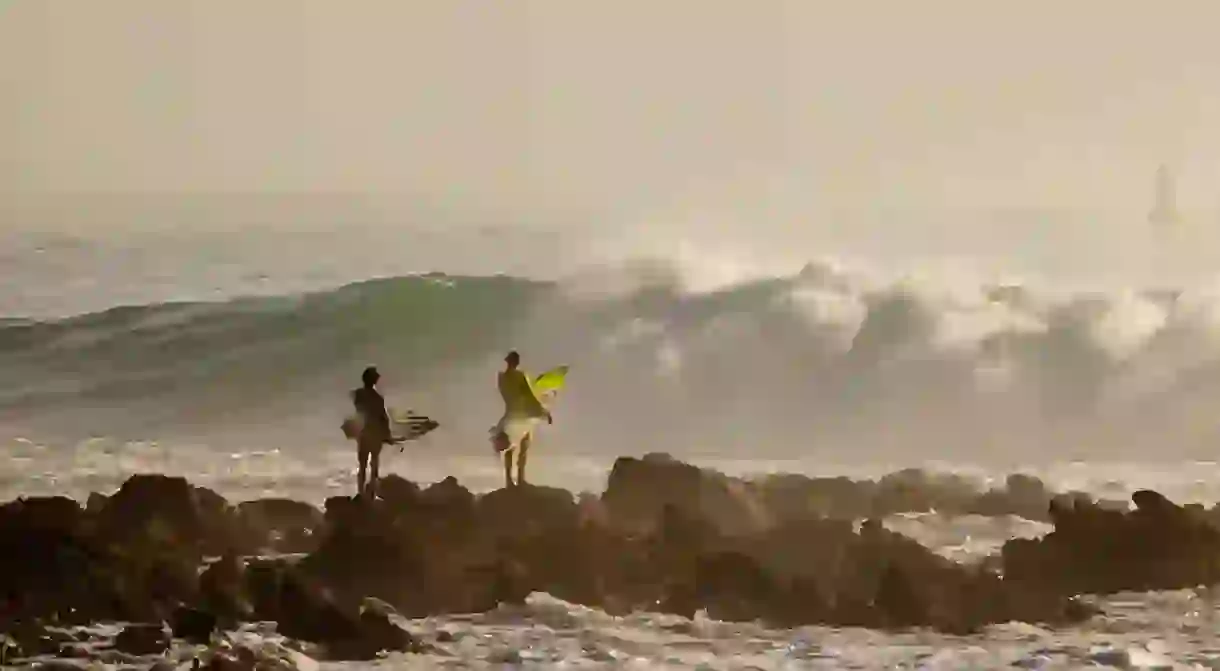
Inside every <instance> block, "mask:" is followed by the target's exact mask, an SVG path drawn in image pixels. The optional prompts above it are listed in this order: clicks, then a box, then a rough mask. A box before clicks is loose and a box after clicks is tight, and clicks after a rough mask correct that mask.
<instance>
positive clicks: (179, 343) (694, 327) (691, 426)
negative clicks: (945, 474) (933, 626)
mask: <svg viewBox="0 0 1220 671" xmlns="http://www.w3.org/2000/svg"><path fill="white" fill-rule="evenodd" d="M623 280H628V281H627V282H624V281H623ZM1217 305H1220V302H1217V301H1216V300H1215V297H1214V296H1213V295H1212V294H1211V293H1210V292H1201V291H1126V292H1117V293H1113V292H1111V293H1107V292H1075V293H1069V292H1064V291H1051V290H1045V289H1039V288H1036V287H1033V286H1029V285H1020V284H981V283H976V284H968V283H964V282H960V281H959V282H954V283H946V282H941V283H934V282H929V281H917V280H914V279H910V278H907V279H899V280H886V281H883V280H879V279H877V278H874V277H870V276H868V275H866V274H863V273H859V272H853V271H847V270H843V269H841V268H839V267H837V266H835V265H834V264H830V263H819V264H811V265H808V266H806V267H805V268H804V269H803V270H801V271H800V272H799V273H794V274H792V275H788V276H781V277H763V278H755V279H750V280H744V281H739V282H735V283H732V284H728V285H724V284H723V283H722V284H721V285H720V286H717V287H714V288H711V289H708V288H692V287H691V286H690V285H689V284H688V283H687V282H685V278H684V276H683V275H682V273H680V272H678V271H676V270H674V269H673V268H671V267H669V266H667V265H665V264H643V265H639V264H637V265H634V266H631V267H629V268H628V270H626V271H622V272H615V273H607V274H604V275H601V276H584V277H580V278H575V279H573V280H571V281H565V282H536V281H528V280H523V279H515V278H512V277H505V276H496V277H450V276H444V275H439V274H437V275H425V276H412V277H400V278H393V279H381V280H373V281H367V282H361V283H356V284H351V285H348V286H345V287H341V288H339V289H335V290H330V291H321V292H315V293H308V294H303V295H297V296H290V297H258V298H241V299H235V300H231V301H228V302H217V303H175V304H158V305H146V306H138V307H120V308H115V309H111V310H107V311H105V312H100V313H95V314H88V315H83V316H79V317H74V318H70V319H65V320H60V321H48V322H37V321H9V322H5V323H0V423H3V424H5V425H7V426H8V427H10V428H13V429H14V430H17V431H22V432H34V433H38V434H39V435H47V436H52V435H53V436H81V435H88V434H106V435H112V436H113V435H122V436H128V437H140V438H160V439H172V438H178V439H181V438H183V437H185V436H209V437H211V438H212V439H215V440H220V437H223V438H224V439H225V440H238V441H248V442H252V443H257V442H258V441H265V440H268V439H269V437H270V439H272V440H277V441H287V442H291V443H294V444H299V445H310V444H319V443H326V442H331V441H334V440H336V439H338V430H337V428H336V426H337V420H338V419H339V418H340V417H341V415H342V414H343V413H345V412H346V411H347V397H346V393H345V392H346V391H347V390H348V389H349V388H350V387H352V386H354V385H355V384H356V380H357V378H358V375H359V371H360V369H361V368H362V367H363V366H365V365H367V364H376V365H378V366H379V367H380V368H381V370H382V371H383V374H384V375H385V386H386V389H387V394H388V395H389V396H390V398H391V401H392V403H396V404H398V405H400V406H404V405H407V406H412V407H414V408H415V409H417V410H420V411H423V412H426V413H428V414H430V415H433V416H436V417H438V418H439V419H440V420H441V421H442V423H443V424H444V429H443V430H442V431H441V432H438V433H437V434H436V437H435V438H434V439H433V440H435V441H437V442H443V443H445V444H446V449H453V450H457V451H482V450H486V449H487V446H486V443H485V430H486V427H487V426H489V425H490V424H491V423H492V422H494V420H495V418H496V416H498V411H499V408H498V403H499V400H498V397H497V395H496V392H495V385H494V374H495V370H496V368H497V367H498V366H499V361H500V357H501V356H502V354H503V352H504V351H505V350H507V349H509V348H516V349H519V350H521V351H522V353H523V355H524V358H525V363H526V365H527V367H529V368H531V369H535V370H540V369H542V368H545V367H548V366H550V365H553V364H557V363H569V364H572V365H573V374H572V377H571V387H570V389H569V390H568V391H567V392H565V395H564V396H563V397H562V398H561V400H560V401H559V403H558V405H557V408H556V425H555V426H554V427H551V428H549V429H548V430H547V433H548V435H546V436H545V437H544V438H543V443H546V444H551V445H554V446H556V447H555V448H554V449H561V448H560V447H558V446H560V445H562V449H564V450H570V451H581V452H599V453H613V454H627V453H641V452H645V451H651V450H668V451H671V452H674V453H679V454H690V453H714V454H724V453H733V454H738V455H742V456H745V455H749V456H758V457H764V456H794V455H801V456H809V455H826V458H827V459H833V460H835V461H844V460H849V459H851V458H853V457H858V458H862V459H863V458H868V459H878V458H885V459H894V460H903V461H909V460H910V459H912V458H916V457H917V458H920V459H926V458H944V459H966V460H971V461H977V462H995V461H1004V462H1011V461H1029V460H1031V459H1037V458H1038V457H1046V458H1055V459H1063V458H1071V457H1080V458H1094V457H1099V456H1106V457H1115V456H1123V457H1127V456H1135V455H1138V456H1141V457H1149V456H1166V457H1201V456H1210V449H1211V447H1212V445H1213V444H1214V442H1215V440H1214V439H1215V437H1216V421H1215V420H1213V417H1215V414H1214V412H1213V407H1214V405H1215V404H1216V403H1217V402H1220V356H1218V355H1220V339H1218V338H1217V335H1218V333H1217V330H1218V329H1217V327H1218V325H1220V319H1218V318H1217V312H1216V306H1217Z"/></svg>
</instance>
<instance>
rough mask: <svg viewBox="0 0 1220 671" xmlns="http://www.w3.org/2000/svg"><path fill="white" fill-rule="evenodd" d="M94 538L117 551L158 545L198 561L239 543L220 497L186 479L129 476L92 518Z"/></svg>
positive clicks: (234, 528) (232, 517) (231, 519)
mask: <svg viewBox="0 0 1220 671" xmlns="http://www.w3.org/2000/svg"><path fill="white" fill-rule="evenodd" d="M96 525H97V531H98V533H99V534H100V535H101V536H102V537H104V538H107V539H110V540H112V541H113V542H115V543H118V544H120V545H141V544H148V543H153V544H158V545H162V546H172V547H174V548H176V550H177V552H178V553H181V554H186V553H194V554H195V555H197V556H198V557H203V556H205V555H219V554H223V553H225V552H227V551H229V550H231V549H233V547H234V545H235V544H237V543H238V540H239V533H238V528H239V527H238V525H237V522H236V520H235V516H234V515H233V513H232V510H231V508H230V507H229V505H228V503H227V502H226V501H225V500H224V498H222V497H221V496H220V495H218V494H216V493H215V492H213V491H211V490H209V489H205V488H202V487H195V486H193V485H191V484H190V483H189V482H187V480H186V479H185V478H180V477H169V476H165V475H134V476H132V477H131V478H128V480H127V481H126V482H124V483H123V485H122V487H120V488H119V491H118V492H116V493H115V494H114V495H112V496H111V497H110V498H109V499H107V500H106V502H105V504H104V505H103V506H102V508H101V510H100V511H98V512H97V514H96Z"/></svg>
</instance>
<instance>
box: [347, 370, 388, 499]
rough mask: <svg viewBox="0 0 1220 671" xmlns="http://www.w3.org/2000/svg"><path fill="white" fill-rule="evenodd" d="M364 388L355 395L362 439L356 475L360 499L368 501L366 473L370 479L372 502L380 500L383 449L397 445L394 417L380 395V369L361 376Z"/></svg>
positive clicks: (357, 449) (358, 440) (357, 442)
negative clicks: (378, 493)
mask: <svg viewBox="0 0 1220 671" xmlns="http://www.w3.org/2000/svg"><path fill="white" fill-rule="evenodd" d="M360 380H361V382H362V383H363V386H362V387H360V388H359V389H356V390H353V391H352V403H353V404H354V405H355V406H356V412H357V413H358V414H359V415H360V419H361V427H360V435H359V436H358V437H357V438H356V451H357V455H358V458H359V460H360V470H359V472H358V474H357V475H356V488H357V490H356V495H357V496H359V497H364V495H365V492H366V489H365V470H366V469H368V470H369V471H371V472H370V473H369V475H370V476H371V478H369V481H368V488H367V493H368V497H369V498H370V499H375V498H377V480H378V477H379V470H380V465H381V448H382V447H384V446H386V445H390V444H394V443H397V442H399V441H396V440H394V438H393V437H392V436H391V435H390V415H389V413H387V412H386V409H385V398H384V397H382V395H381V392H379V391H377V388H376V387H377V382H378V381H380V380H381V373H379V372H377V368H376V366H369V367H368V368H365V369H364V372H363V373H361V375H360Z"/></svg>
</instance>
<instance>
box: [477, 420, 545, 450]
mask: <svg viewBox="0 0 1220 671" xmlns="http://www.w3.org/2000/svg"><path fill="white" fill-rule="evenodd" d="M541 421H542V419H541V418H538V417H511V418H510V417H509V416H508V415H505V416H504V417H501V418H500V421H499V422H497V423H496V425H495V426H493V427H491V429H490V430H489V431H488V433H489V434H490V435H489V437H490V439H491V445H492V447H493V448H494V449H495V451H496V453H497V454H500V453H503V452H507V451H508V450H511V449H516V448H517V447H520V445H521V443H522V442H523V441H524V440H526V439H527V438H532V437H533V435H534V429H535V428H537V427H538V424H539V423H540V422H541Z"/></svg>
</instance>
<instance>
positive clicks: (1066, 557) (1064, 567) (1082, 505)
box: [1003, 490, 1220, 594]
mask: <svg viewBox="0 0 1220 671" xmlns="http://www.w3.org/2000/svg"><path fill="white" fill-rule="evenodd" d="M1132 503H1133V504H1134V506H1135V509H1134V510H1115V509H1107V508H1103V507H1102V506H1100V505H1098V504H1097V503H1093V502H1087V501H1085V500H1083V499H1081V498H1080V497H1057V498H1056V499H1055V500H1053V501H1052V504H1051V509H1050V517H1051V519H1052V521H1053V523H1054V525H1055V530H1054V531H1052V532H1051V533H1050V534H1048V535H1047V536H1045V537H1044V538H1041V539H1037V540H1020V541H1009V542H1008V543H1006V544H1005V546H1004V550H1003V565H1004V574H1005V576H1006V577H1007V578H1009V579H1010V580H1013V581H1019V582H1023V583H1026V584H1029V585H1035V586H1038V587H1040V588H1042V589H1051V590H1055V591H1057V592H1060V593H1064V594H1109V593H1113V592H1119V591H1147V590H1166V589H1184V588H1193V587H1195V586H1196V585H1200V584H1213V583H1215V582H1216V581H1217V579H1220V531H1218V530H1217V529H1216V528H1215V527H1214V526H1212V524H1210V523H1209V521H1208V520H1207V519H1206V517H1201V516H1199V515H1197V514H1195V513H1192V512H1191V511H1189V510H1187V509H1185V508H1182V507H1180V506H1177V505H1176V504H1174V503H1173V502H1171V501H1169V500H1168V499H1166V498H1165V497H1164V496H1162V495H1161V494H1159V493H1157V492H1153V491H1149V490H1141V491H1138V492H1136V493H1135V494H1133V495H1132Z"/></svg>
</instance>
